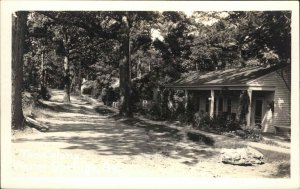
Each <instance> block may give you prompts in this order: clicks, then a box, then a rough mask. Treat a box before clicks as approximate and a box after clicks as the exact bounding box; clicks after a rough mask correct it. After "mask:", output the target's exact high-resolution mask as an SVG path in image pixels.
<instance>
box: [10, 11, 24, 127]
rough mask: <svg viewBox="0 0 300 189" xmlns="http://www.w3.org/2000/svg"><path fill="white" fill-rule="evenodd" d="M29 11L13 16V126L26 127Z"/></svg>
mask: <svg viewBox="0 0 300 189" xmlns="http://www.w3.org/2000/svg"><path fill="white" fill-rule="evenodd" d="M26 21H27V12H23V11H19V12H15V13H14V14H13V16H12V106H11V108H12V128H13V129H22V128H23V127H24V125H23V122H24V115H23V111H22V82H23V53H24V44H25V32H26Z"/></svg>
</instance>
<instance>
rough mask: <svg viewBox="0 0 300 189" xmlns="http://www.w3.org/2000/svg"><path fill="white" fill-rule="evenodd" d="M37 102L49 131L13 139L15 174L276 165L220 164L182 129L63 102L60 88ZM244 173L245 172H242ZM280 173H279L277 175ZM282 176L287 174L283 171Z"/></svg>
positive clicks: (225, 172)
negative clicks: (116, 116)
mask: <svg viewBox="0 0 300 189" xmlns="http://www.w3.org/2000/svg"><path fill="white" fill-rule="evenodd" d="M52 96H53V97H52V99H51V100H50V101H48V102H44V103H43V105H41V107H40V109H41V111H40V114H39V115H37V118H36V119H37V120H38V121H40V122H42V123H44V124H47V125H49V126H50V130H49V132H46V133H38V134H33V135H26V136H20V135H18V136H17V137H14V139H13V173H14V174H15V175H18V176H62V175H63V176H183V177H184V176H199V177H272V176H275V175H274V174H275V173H274V170H275V169H276V168H277V167H276V166H275V165H274V166H270V164H268V163H266V164H264V165H260V166H253V167H242V166H232V165H227V164H223V163H221V162H220V160H219V155H220V154H219V152H220V149H218V148H216V147H215V146H213V145H209V144H208V143H205V141H203V140H195V141H194V142H193V141H192V140H190V139H189V138H188V137H186V136H185V135H184V134H183V133H182V132H180V131H178V130H176V129H172V128H166V127H162V126H160V125H158V124H152V123H151V122H150V123H149V122H145V121H142V120H139V119H135V118H133V119H118V118H115V117H114V116H112V115H113V114H114V112H113V111H111V110H109V109H108V108H106V107H105V106H104V105H101V104H98V105H97V106H92V105H91V104H89V103H86V102H85V101H84V100H83V99H82V98H80V97H72V98H71V101H72V104H70V105H66V104H63V103H62V99H63V93H62V91H52ZM240 173H243V174H240ZM279 174H281V175H282V174H283V173H279ZM284 174H286V173H284Z"/></svg>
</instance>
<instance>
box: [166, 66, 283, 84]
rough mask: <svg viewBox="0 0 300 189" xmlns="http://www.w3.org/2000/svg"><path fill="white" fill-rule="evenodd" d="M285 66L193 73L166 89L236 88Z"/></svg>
mask: <svg viewBox="0 0 300 189" xmlns="http://www.w3.org/2000/svg"><path fill="white" fill-rule="evenodd" d="M285 66H286V65H278V66H272V67H267V68H264V67H261V66H253V67H245V68H233V69H227V70H217V71H211V72H194V73H191V74H189V75H187V76H185V77H183V78H181V79H179V80H177V81H174V82H172V83H170V84H168V85H166V87H198V86H237V85H246V84H247V83H248V82H249V81H252V80H254V79H257V78H259V77H262V76H264V75H267V74H269V73H272V72H274V71H276V70H278V69H280V68H283V67H285Z"/></svg>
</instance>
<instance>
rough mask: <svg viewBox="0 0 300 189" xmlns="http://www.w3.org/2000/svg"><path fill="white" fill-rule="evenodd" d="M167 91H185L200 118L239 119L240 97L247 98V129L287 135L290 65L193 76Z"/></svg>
mask: <svg viewBox="0 0 300 189" xmlns="http://www.w3.org/2000/svg"><path fill="white" fill-rule="evenodd" d="M166 87H167V88H172V89H180V90H185V92H186V97H187V98H188V96H189V94H192V96H193V103H192V104H193V106H195V107H196V108H194V109H196V110H197V111H198V112H199V113H200V114H203V113H206V114H209V115H210V116H218V115H224V114H226V115H230V116H231V117H235V118H238V115H239V113H240V111H241V103H240V101H241V98H242V97H241V96H243V93H244V95H247V102H248V104H249V105H248V106H247V107H248V113H247V114H246V119H245V120H246V128H253V127H255V126H258V127H260V128H261V129H262V131H263V132H271V133H276V132H279V131H290V128H291V69H290V64H288V65H278V66H273V67H266V68H264V67H258V66H253V67H246V68H234V69H227V70H217V71H212V72H206V73H199V72H197V73H192V74H190V75H187V76H186V77H184V78H182V79H179V80H177V81H175V82H173V83H170V84H168V85H166Z"/></svg>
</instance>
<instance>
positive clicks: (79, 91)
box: [78, 62, 82, 96]
mask: <svg viewBox="0 0 300 189" xmlns="http://www.w3.org/2000/svg"><path fill="white" fill-rule="evenodd" d="M78 69H79V70H78V95H79V96H81V83H82V81H81V62H79V68H78Z"/></svg>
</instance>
